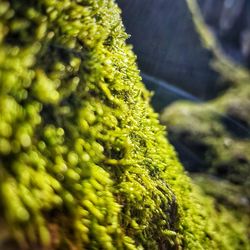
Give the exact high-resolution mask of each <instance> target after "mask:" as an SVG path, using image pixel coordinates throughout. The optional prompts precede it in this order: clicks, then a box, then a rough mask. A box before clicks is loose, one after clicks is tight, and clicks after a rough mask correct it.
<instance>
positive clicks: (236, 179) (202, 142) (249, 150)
mask: <svg viewBox="0 0 250 250" xmlns="http://www.w3.org/2000/svg"><path fill="white" fill-rule="evenodd" d="M188 3H189V7H190V10H191V12H192V14H193V20H194V24H195V26H196V28H197V31H198V32H199V34H200V37H201V39H202V40H203V43H204V46H205V47H206V48H208V49H210V50H211V52H212V53H213V55H214V58H213V61H212V65H213V67H214V68H215V70H217V72H218V73H220V75H221V78H222V81H228V82H230V87H228V89H226V90H225V91H224V92H223V93H220V95H219V96H218V97H217V98H215V99H214V100H211V101H208V102H203V103H202V102H201V103H193V102H190V101H178V102H176V103H174V104H173V105H170V106H169V107H166V108H165V110H164V111H163V112H162V115H161V121H162V123H163V124H165V125H167V126H168V135H169V138H170V141H171V142H172V143H173V144H175V145H176V148H177V149H178V151H179V155H180V158H181V160H182V161H183V163H184V165H185V167H186V169H188V170H189V171H190V172H196V174H195V175H192V177H193V179H194V181H195V183H196V184H198V185H199V186H200V187H201V188H202V189H203V191H204V193H205V194H207V195H209V196H212V197H214V198H215V200H216V204H217V205H218V206H219V207H220V206H221V205H223V206H225V207H227V209H228V210H229V211H230V212H231V213H232V214H233V215H234V216H235V217H236V218H237V219H239V220H240V219H241V220H245V221H246V222H247V221H249V218H250V213H249V211H250V191H249V190H250V87H249V82H250V72H249V70H248V69H247V68H245V67H243V66H242V65H239V64H237V63H236V62H235V61H233V60H232V59H230V58H229V57H227V56H226V55H225V53H224V52H223V50H222V49H221V46H220V44H219V41H218V40H217V38H216V36H215V34H214V33H213V32H212V31H211V30H210V28H209V27H208V26H207V25H206V23H205V22H204V19H203V17H202V15H201V13H200V11H199V8H198V4H197V1H196V0H188ZM197 172H199V174H197ZM201 173H202V174H201ZM248 227H249V226H248ZM248 234H249V233H248Z"/></svg>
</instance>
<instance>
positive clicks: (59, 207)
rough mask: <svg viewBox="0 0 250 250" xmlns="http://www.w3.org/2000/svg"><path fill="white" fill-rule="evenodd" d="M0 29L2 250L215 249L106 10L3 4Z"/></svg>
mask: <svg viewBox="0 0 250 250" xmlns="http://www.w3.org/2000/svg"><path fill="white" fill-rule="evenodd" d="M0 30H1V31H2V32H1V33H0V34H1V35H0V55H1V56H0V112H1V116H0V146H1V147H0V156H1V160H0V213H1V217H2V218H3V221H0V227H1V229H2V228H4V230H5V231H7V230H8V232H10V233H7V234H3V235H1V236H0V244H1V245H0V247H2V248H5V247H6V244H8V243H9V240H10V239H11V238H15V240H16V241H17V242H19V245H20V248H23V249H25V248H28V249H34V248H36V247H38V246H39V247H41V248H44V249H45V248H46V249H107V250H109V249H166V248H167V249H182V248H186V249H202V248H205V249H210V246H214V249H216V248H217V249H219V246H220V244H219V241H218V239H216V237H215V238H214V237H213V231H215V230H216V227H215V226H216V223H215V222H211V223H210V224H209V222H208V217H207V216H208V214H207V212H206V210H205V211H200V206H199V205H197V204H196V199H199V198H197V197H196V195H195V194H193V193H192V186H191V184H190V183H189V179H188V178H187V177H186V176H185V174H184V173H183V170H182V167H181V166H180V164H179V163H178V160H177V159H176V156H175V153H174V151H173V149H172V147H171V146H170V145H169V144H168V143H167V141H166V140H165V138H164V128H163V127H162V126H160V125H159V123H158V120H157V115H156V114H155V113H154V112H153V111H152V109H151V107H150V106H149V104H148V103H149V96H150V94H149V93H148V92H147V91H146V90H145V89H144V87H143V85H142V83H141V78H140V76H139V72H138V69H137V67H136V65H135V56H134V55H133V53H132V51H131V48H130V47H129V46H127V45H126V44H125V40H126V38H127V37H128V36H127V34H126V33H125V32H124V28H123V26H122V24H121V20H120V15H119V9H118V8H117V6H116V5H115V4H114V2H113V1H111V0H105V1H103V0H95V1H91V0H82V1H68V0H63V1H51V0H49V1H36V2H34V3H33V4H31V3H30V1H22V2H20V1H17V0H13V1H2V2H1V3H0ZM198 196H199V195H198ZM194 197H196V198H194ZM211 209H212V208H211ZM212 211H213V210H212ZM208 224H209V225H211V226H210V227H208V226H207V225H208ZM236 235H237V236H236V237H238V234H236ZM16 248H17V247H16Z"/></svg>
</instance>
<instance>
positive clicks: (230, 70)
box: [118, 0, 250, 221]
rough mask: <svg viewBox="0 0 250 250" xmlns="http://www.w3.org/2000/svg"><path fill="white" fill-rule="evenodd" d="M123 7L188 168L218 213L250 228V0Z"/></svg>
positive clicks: (161, 1) (157, 103) (139, 1)
mask: <svg viewBox="0 0 250 250" xmlns="http://www.w3.org/2000/svg"><path fill="white" fill-rule="evenodd" d="M118 4H119V5H120V7H121V9H122V16H123V20H124V23H125V26H126V30H127V32H128V33H129V34H131V38H130V39H129V41H128V42H129V43H130V44H132V45H133V48H134V51H135V53H136V55H137V56H138V65H139V68H140V70H141V76H142V78H143V81H144V83H145V84H146V86H147V88H148V89H150V90H152V91H153V92H154V95H153V97H152V105H153V106H154V108H155V110H156V111H158V112H159V113H160V120H161V122H162V124H164V125H166V126H167V132H168V138H169V140H170V141H171V143H172V144H173V145H174V146H175V148H176V150H177V152H178V155H179V158H180V160H181V161H182V163H183V165H184V167H185V169H186V170H187V171H188V172H189V174H190V176H191V177H192V179H193V180H194V182H196V183H197V184H198V185H199V186H200V187H201V188H202V190H203V192H204V194H206V195H210V196H213V197H214V198H215V201H216V203H217V204H218V208H219V207H221V206H223V207H226V208H227V209H230V210H231V211H232V212H233V213H235V215H236V216H238V217H239V219H244V220H248V221H250V220H249V216H250V71H249V70H250V1H248V0H200V1H198V0H175V1H173V0H157V1H156V0H118Z"/></svg>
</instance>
